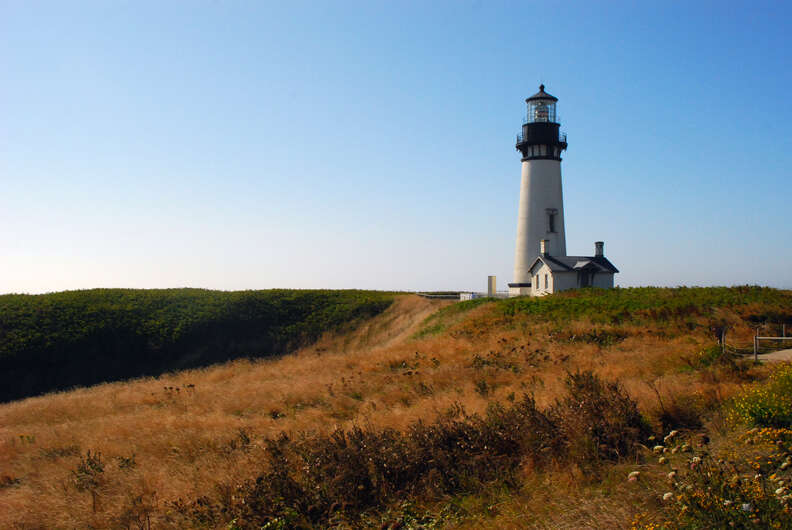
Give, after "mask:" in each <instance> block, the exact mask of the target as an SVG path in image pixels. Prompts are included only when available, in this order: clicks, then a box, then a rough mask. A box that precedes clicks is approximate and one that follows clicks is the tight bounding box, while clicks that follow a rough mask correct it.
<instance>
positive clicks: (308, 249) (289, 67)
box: [0, 0, 792, 293]
mask: <svg viewBox="0 0 792 530" xmlns="http://www.w3.org/2000/svg"><path fill="white" fill-rule="evenodd" d="M791 34H792V3H788V2H780V1H774V2H761V1H750V2H739V3H736V2H727V1H722V0H721V1H715V2H705V1H696V2H634V1H630V2H594V1H584V2H569V1H564V2H560V1H559V2H555V1H539V2H490V1H475V2H469V1H468V2H465V1H459V2H424V1H419V2H418V1H417V2H401V1H398V2H384V1H365V2H337V1H334V2H320V1H311V2H299V1H298V2H294V1H290V2H272V3H266V2H258V1H251V2H237V1H212V2H198V1H191V2H181V1H175V0H174V1H171V2H164V1H155V2H144V1H141V0H135V1H126V2H122V1H100V2H83V1H74V2H64V1H57V2H37V1H31V0H19V1H11V2H9V1H8V0H0V293H6V292H31V293H35V292H46V291H56V290H64V289H79V288H90V287H183V286H190V287H206V288H215V289H259V288H274V287H288V288H364V289H399V290H402V289H404V290H429V289H476V290H485V289H486V276H487V275H488V274H495V275H497V276H498V287H499V289H504V288H505V287H506V285H505V284H506V282H508V281H511V279H512V278H511V276H512V267H513V259H514V243H515V234H516V218H517V203H518V199H519V186H520V156H519V153H518V152H517V151H516V150H515V148H514V143H515V135H516V134H517V133H518V132H519V130H520V125H521V123H522V117H523V116H524V112H525V103H524V99H525V98H526V97H527V96H529V95H531V94H533V93H534V92H536V90H537V88H538V85H539V83H540V82H543V83H544V84H545V85H546V86H547V91H548V92H550V93H551V94H553V95H555V96H556V97H558V98H559V103H558V113H559V116H560V121H561V125H562V130H564V131H565V132H567V134H568V137H569V148H568V150H567V152H566V153H565V156H564V161H563V162H562V174H563V179H564V199H565V216H566V229H567V249H568V251H569V253H570V254H591V253H593V242H594V241H595V240H600V239H601V240H604V241H605V253H606V255H607V256H608V257H610V259H611V260H612V261H613V263H614V264H615V265H616V266H617V267H619V269H621V273H620V274H618V275H617V276H616V283H617V284H620V285H623V286H630V285H734V284H746V283H750V284H761V285H770V286H775V287H785V288H792V244H791V243H792V188H791V187H790V177H792V169H790V168H792V132H790V128H791V127H792V96H790V88H791V87H792V58H791V57H792V44H790V43H791V42H792V40H790V39H792V37H790V35H791Z"/></svg>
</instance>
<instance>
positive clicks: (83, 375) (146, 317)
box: [0, 289, 393, 402]
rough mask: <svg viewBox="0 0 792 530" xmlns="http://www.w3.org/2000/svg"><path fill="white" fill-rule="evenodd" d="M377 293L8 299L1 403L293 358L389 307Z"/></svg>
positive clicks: (2, 316)
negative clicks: (227, 364)
mask: <svg viewBox="0 0 792 530" xmlns="http://www.w3.org/2000/svg"><path fill="white" fill-rule="evenodd" d="M392 300H393V296H392V295H391V294H387V293H380V292H372V291H327V290H322V291H319V290H317V291H297V290H268V291H236V292H225V291H208V290H204V289H154V290H142V289H94V290H89V291H67V292H60V293H51V294H45V295H3V296H0V402H2V401H8V400H12V399H17V398H21V397H25V396H31V395H36V394H40V393H43V392H47V391H51V390H59V389H65V388H69V387H72V386H75V385H90V384H95V383H99V382H103V381H114V380H119V379H126V378H130V377H137V376H142V375H156V374H159V373H162V372H164V371H168V370H176V369H183V368H190V367H197V366H204V365H207V364H210V363H215V362H221V361H226V360H228V359H232V358H237V357H248V356H250V357H260V356H268V355H275V354H280V353H284V352H287V351H290V350H292V349H294V348H296V347H298V346H300V345H303V344H305V343H307V342H310V341H313V340H316V339H317V338H318V337H319V336H321V334H322V333H324V332H325V331H330V330H336V329H339V328H340V327H342V326H345V325H348V324H350V323H354V322H355V321H358V320H359V319H362V318H368V317H371V316H373V315H376V314H378V313H380V312H381V311H383V310H384V309H385V308H387V307H388V306H389V305H390V303H391V302H392Z"/></svg>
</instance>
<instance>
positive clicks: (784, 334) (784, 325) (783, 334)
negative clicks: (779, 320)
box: [781, 324, 786, 337]
mask: <svg viewBox="0 0 792 530" xmlns="http://www.w3.org/2000/svg"><path fill="white" fill-rule="evenodd" d="M781 336H782V337H786V324H781Z"/></svg>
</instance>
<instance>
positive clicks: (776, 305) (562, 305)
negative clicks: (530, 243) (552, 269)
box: [498, 286, 792, 324]
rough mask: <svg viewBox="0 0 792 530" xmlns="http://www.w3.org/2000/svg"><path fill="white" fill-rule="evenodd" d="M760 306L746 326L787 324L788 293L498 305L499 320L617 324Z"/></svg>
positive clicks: (622, 292) (650, 291)
mask: <svg viewBox="0 0 792 530" xmlns="http://www.w3.org/2000/svg"><path fill="white" fill-rule="evenodd" d="M749 304H761V305H762V306H763V307H762V309H761V310H760V311H758V312H757V313H756V314H753V315H751V320H753V321H756V322H757V323H758V322H764V321H769V322H777V323H780V322H790V323H792V292H790V291H781V290H778V289H771V288H769V287H756V286H741V287H676V288H662V287H633V288H626V289H619V288H617V289H577V290H573V291H566V292H563V293H559V294H556V295H553V296H548V297H543V298H529V297H521V298H511V299H507V300H502V301H500V302H498V305H499V308H500V309H501V310H502V311H503V313H504V314H505V315H516V314H520V313H524V314H530V315H535V316H537V317H540V318H543V319H547V320H573V319H579V318H588V319H590V320H591V321H593V322H599V323H609V324H610V323H612V324H619V323H622V322H646V321H661V322H662V321H667V320H678V319H684V318H688V317H696V316H709V315H710V313H711V311H712V309H713V308H726V307H730V308H733V307H738V306H746V305H749Z"/></svg>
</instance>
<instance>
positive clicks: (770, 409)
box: [730, 364, 792, 427]
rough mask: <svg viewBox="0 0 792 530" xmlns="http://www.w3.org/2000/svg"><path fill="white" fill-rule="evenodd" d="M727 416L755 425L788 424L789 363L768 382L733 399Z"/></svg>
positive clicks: (791, 407)
mask: <svg viewBox="0 0 792 530" xmlns="http://www.w3.org/2000/svg"><path fill="white" fill-rule="evenodd" d="M730 417H731V418H732V419H733V420H737V421H741V422H745V423H749V424H751V425H756V426H759V427H791V426H792V365H789V364H787V365H784V366H782V367H781V368H779V369H777V370H776V371H775V372H773V373H772V374H771V376H770V380H769V381H768V382H766V383H763V384H761V385H759V386H757V387H754V388H751V389H749V390H746V391H744V392H742V393H741V394H740V395H738V396H737V397H736V398H734V400H733V401H732V403H731V407H730Z"/></svg>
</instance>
